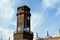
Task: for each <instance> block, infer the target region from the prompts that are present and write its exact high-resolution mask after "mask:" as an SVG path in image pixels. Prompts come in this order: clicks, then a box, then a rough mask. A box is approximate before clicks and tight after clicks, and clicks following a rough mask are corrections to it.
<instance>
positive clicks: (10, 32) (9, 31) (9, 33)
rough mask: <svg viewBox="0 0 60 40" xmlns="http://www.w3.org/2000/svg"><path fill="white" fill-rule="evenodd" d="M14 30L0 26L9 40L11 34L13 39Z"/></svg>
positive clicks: (0, 30) (5, 37)
mask: <svg viewBox="0 0 60 40" xmlns="http://www.w3.org/2000/svg"><path fill="white" fill-rule="evenodd" d="M13 31H14V30H10V29H7V28H4V27H2V26H0V32H2V34H3V36H4V39H5V40H8V38H9V36H10V37H11V40H12V39H13V37H12V36H13Z"/></svg>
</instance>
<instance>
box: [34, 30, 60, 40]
mask: <svg viewBox="0 0 60 40" xmlns="http://www.w3.org/2000/svg"><path fill="white" fill-rule="evenodd" d="M37 35H38V34H36V37H34V38H33V40H60V29H59V34H58V35H57V36H54V37H52V36H50V35H49V33H48V31H47V34H46V36H45V37H43V38H40V37H38V36H37Z"/></svg>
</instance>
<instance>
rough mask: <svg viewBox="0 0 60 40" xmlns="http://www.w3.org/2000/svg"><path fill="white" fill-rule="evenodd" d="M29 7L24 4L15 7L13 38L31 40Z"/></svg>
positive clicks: (15, 39)
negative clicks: (15, 25) (15, 24)
mask: <svg viewBox="0 0 60 40" xmlns="http://www.w3.org/2000/svg"><path fill="white" fill-rule="evenodd" d="M30 16H31V14H30V8H29V7H28V6H26V5H23V6H20V7H18V8H17V28H16V32H15V33H14V40H33V33H32V32H31V29H30Z"/></svg>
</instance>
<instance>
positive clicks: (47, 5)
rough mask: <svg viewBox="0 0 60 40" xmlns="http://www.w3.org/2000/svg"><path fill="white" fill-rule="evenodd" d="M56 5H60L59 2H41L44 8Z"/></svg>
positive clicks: (54, 0)
mask: <svg viewBox="0 0 60 40" xmlns="http://www.w3.org/2000/svg"><path fill="white" fill-rule="evenodd" d="M58 3H60V0H43V1H42V5H43V7H44V8H48V7H52V6H54V5H56V4H58Z"/></svg>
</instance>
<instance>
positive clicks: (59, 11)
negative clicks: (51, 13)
mask: <svg viewBox="0 0 60 40" xmlns="http://www.w3.org/2000/svg"><path fill="white" fill-rule="evenodd" d="M55 16H60V7H59V8H58V9H57V11H56V14H55Z"/></svg>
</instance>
